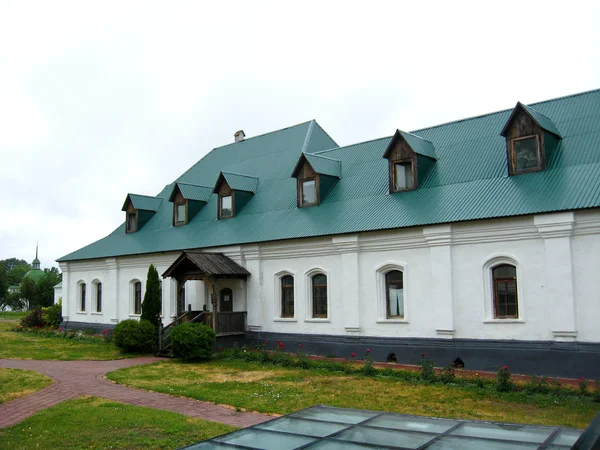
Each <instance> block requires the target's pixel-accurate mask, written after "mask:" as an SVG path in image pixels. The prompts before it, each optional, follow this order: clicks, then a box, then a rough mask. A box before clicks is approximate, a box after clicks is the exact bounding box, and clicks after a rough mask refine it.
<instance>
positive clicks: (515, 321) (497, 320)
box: [483, 319, 525, 323]
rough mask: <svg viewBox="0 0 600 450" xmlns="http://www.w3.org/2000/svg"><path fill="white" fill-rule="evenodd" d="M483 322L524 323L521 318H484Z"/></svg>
mask: <svg viewBox="0 0 600 450" xmlns="http://www.w3.org/2000/svg"><path fill="white" fill-rule="evenodd" d="M483 323H525V321H524V320H522V319H490V320H484V321H483Z"/></svg>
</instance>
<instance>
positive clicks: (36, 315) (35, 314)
mask: <svg viewBox="0 0 600 450" xmlns="http://www.w3.org/2000/svg"><path fill="white" fill-rule="evenodd" d="M21 326H23V327H25V328H43V327H45V326H46V321H45V320H44V315H43V314H42V310H41V309H40V308H36V309H34V310H33V311H31V312H30V313H29V314H28V315H27V316H25V317H23V318H22V319H21Z"/></svg>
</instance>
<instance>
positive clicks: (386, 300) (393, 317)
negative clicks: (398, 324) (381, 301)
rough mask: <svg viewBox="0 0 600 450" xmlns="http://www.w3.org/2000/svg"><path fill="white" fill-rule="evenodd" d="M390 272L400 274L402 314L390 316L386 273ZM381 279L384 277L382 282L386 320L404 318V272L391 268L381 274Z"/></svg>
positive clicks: (388, 283)
mask: <svg viewBox="0 0 600 450" xmlns="http://www.w3.org/2000/svg"><path fill="white" fill-rule="evenodd" d="M392 272H398V273H400V274H401V275H402V315H401V316H400V315H397V316H392V315H391V314H390V289H389V286H390V284H391V283H390V282H389V281H388V275H390V274H391V273H392ZM383 279H384V283H385V310H386V312H385V318H386V320H404V316H405V314H404V272H403V271H401V270H398V269H391V270H388V271H387V272H385V273H384V274H383Z"/></svg>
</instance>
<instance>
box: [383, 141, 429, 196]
mask: <svg viewBox="0 0 600 450" xmlns="http://www.w3.org/2000/svg"><path fill="white" fill-rule="evenodd" d="M383 157H384V158H385V159H387V160H388V164H389V183H390V184H389V192H390V194H392V193H394V192H401V191H411V190H413V189H417V188H418V187H419V182H423V180H424V179H425V177H426V176H427V174H428V173H429V170H430V169H431V167H432V166H433V164H434V163H435V162H436V160H437V158H436V156H435V148H434V146H433V144H432V143H431V142H429V141H427V140H425V139H423V138H421V137H419V136H416V135H414V134H411V133H406V132H405V131H400V130H396V133H395V134H394V137H393V138H392V140H391V141H390V143H389V144H388V146H387V148H386V150H385V153H384V154H383Z"/></svg>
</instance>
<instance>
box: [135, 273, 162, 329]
mask: <svg viewBox="0 0 600 450" xmlns="http://www.w3.org/2000/svg"><path fill="white" fill-rule="evenodd" d="M161 301H162V300H161V298H160V279H159V277H158V272H157V270H156V268H155V267H154V265H152V264H150V267H149V268H148V278H147V281H146V293H145V294H144V301H143V303H142V316H141V317H140V319H143V320H148V321H150V322H151V323H152V324H154V327H155V328H156V336H157V338H158V326H159V324H160V322H161V320H160V309H161V307H160V306H161Z"/></svg>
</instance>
